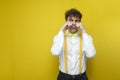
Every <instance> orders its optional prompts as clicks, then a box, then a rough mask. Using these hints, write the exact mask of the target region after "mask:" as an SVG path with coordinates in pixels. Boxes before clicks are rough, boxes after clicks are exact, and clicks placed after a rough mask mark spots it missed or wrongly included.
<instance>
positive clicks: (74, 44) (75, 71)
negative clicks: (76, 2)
mask: <svg viewBox="0 0 120 80" xmlns="http://www.w3.org/2000/svg"><path fill="white" fill-rule="evenodd" d="M81 18H82V14H81V13H80V12H79V11H78V10H76V9H70V10H68V11H67V12H66V13H65V19H66V23H65V24H64V25H63V26H62V27H61V29H60V31H59V32H58V34H57V35H56V36H55V38H54V42H53V45H52V48H51V52H52V54H53V55H56V56H58V57H59V70H60V72H59V75H58V77H57V80H88V78H87V75H86V60H87V58H91V57H93V56H95V54H96V50H95V48H94V45H93V40H92V37H91V36H90V35H88V34H87V33H86V31H85V29H84V27H83V25H82V23H81Z"/></svg>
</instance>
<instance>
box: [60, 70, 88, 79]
mask: <svg viewBox="0 0 120 80" xmlns="http://www.w3.org/2000/svg"><path fill="white" fill-rule="evenodd" d="M60 75H62V76H66V77H71V78H76V77H82V76H86V71H85V72H84V73H80V74H77V75H70V74H67V73H63V72H61V71H60Z"/></svg>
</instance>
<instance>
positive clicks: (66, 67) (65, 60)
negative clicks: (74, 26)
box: [64, 29, 82, 73]
mask: <svg viewBox="0 0 120 80" xmlns="http://www.w3.org/2000/svg"><path fill="white" fill-rule="evenodd" d="M78 31H79V33H80V45H79V47H80V54H79V55H80V63H79V64H80V69H79V70H80V73H81V72H82V32H81V30H80V29H78ZM67 61H68V58H67V39H66V35H65V32H64V65H65V72H66V73H67V72H68V62H67Z"/></svg>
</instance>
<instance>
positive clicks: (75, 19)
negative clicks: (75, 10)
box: [67, 16, 80, 34]
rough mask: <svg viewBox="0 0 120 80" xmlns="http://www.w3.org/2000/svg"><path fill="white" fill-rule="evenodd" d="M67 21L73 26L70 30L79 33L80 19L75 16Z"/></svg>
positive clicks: (69, 27)
mask: <svg viewBox="0 0 120 80" xmlns="http://www.w3.org/2000/svg"><path fill="white" fill-rule="evenodd" d="M67 21H68V22H69V23H70V24H71V26H68V28H67V29H68V30H69V32H71V33H73V34H74V33H76V32H78V28H77V26H76V25H77V23H79V22H80V19H79V18H78V17H74V16H70V17H68V18H67Z"/></svg>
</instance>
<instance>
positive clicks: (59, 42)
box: [51, 30, 64, 56]
mask: <svg viewBox="0 0 120 80" xmlns="http://www.w3.org/2000/svg"><path fill="white" fill-rule="evenodd" d="M63 43H64V33H63V31H61V30H60V31H59V33H58V34H57V35H56V36H55V37H54V41H53V45H52V48H51V52H52V54H53V55H56V56H58V55H60V54H61V53H62V50H63Z"/></svg>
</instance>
